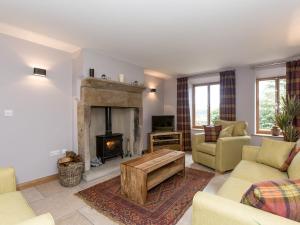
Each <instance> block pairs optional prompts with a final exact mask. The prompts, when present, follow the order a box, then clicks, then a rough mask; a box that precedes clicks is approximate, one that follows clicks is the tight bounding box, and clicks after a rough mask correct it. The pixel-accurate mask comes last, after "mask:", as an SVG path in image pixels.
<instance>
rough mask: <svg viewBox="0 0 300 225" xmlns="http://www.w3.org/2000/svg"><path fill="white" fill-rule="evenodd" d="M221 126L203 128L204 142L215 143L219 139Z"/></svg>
mask: <svg viewBox="0 0 300 225" xmlns="http://www.w3.org/2000/svg"><path fill="white" fill-rule="evenodd" d="M221 130H222V126H221V125H219V126H204V135H205V142H216V141H217V140H218V138H219V135H220V132H221Z"/></svg>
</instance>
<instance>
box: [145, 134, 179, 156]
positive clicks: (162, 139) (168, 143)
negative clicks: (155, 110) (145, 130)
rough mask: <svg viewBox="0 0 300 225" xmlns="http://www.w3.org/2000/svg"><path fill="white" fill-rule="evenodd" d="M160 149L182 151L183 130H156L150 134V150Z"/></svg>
mask: <svg viewBox="0 0 300 225" xmlns="http://www.w3.org/2000/svg"><path fill="white" fill-rule="evenodd" d="M159 149H171V150H177V151H182V132H177V131H174V132H154V133H150V134H149V152H154V151H156V150H159Z"/></svg>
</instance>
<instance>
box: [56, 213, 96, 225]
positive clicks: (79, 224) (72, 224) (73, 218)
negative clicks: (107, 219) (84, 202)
mask: <svg viewBox="0 0 300 225" xmlns="http://www.w3.org/2000/svg"><path fill="white" fill-rule="evenodd" d="M55 224H56V225H93V224H92V223H91V222H90V221H89V220H88V219H87V218H86V217H84V216H83V215H82V214H81V213H80V212H79V211H75V212H74V213H72V214H70V215H67V216H65V217H63V218H61V219H58V220H57V221H55Z"/></svg>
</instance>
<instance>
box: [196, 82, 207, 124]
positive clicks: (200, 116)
mask: <svg viewBox="0 0 300 225" xmlns="http://www.w3.org/2000/svg"><path fill="white" fill-rule="evenodd" d="M207 93H208V87H207V86H196V87H195V126H203V125H207V124H208V121H207V113H208V112H207V100H208V99H207V97H208V96H207Z"/></svg>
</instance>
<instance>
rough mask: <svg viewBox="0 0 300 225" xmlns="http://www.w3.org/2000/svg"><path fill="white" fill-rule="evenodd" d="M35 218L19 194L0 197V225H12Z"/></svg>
mask: <svg viewBox="0 0 300 225" xmlns="http://www.w3.org/2000/svg"><path fill="white" fill-rule="evenodd" d="M33 217H35V214H34V212H33V211H32V209H31V208H30V207H29V205H28V204H27V202H26V200H25V199H24V198H23V196H22V194H21V193H20V192H18V191H17V192H9V193H5V194H1V195H0V225H13V224H17V223H20V222H22V221H24V220H27V219H30V218H33Z"/></svg>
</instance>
